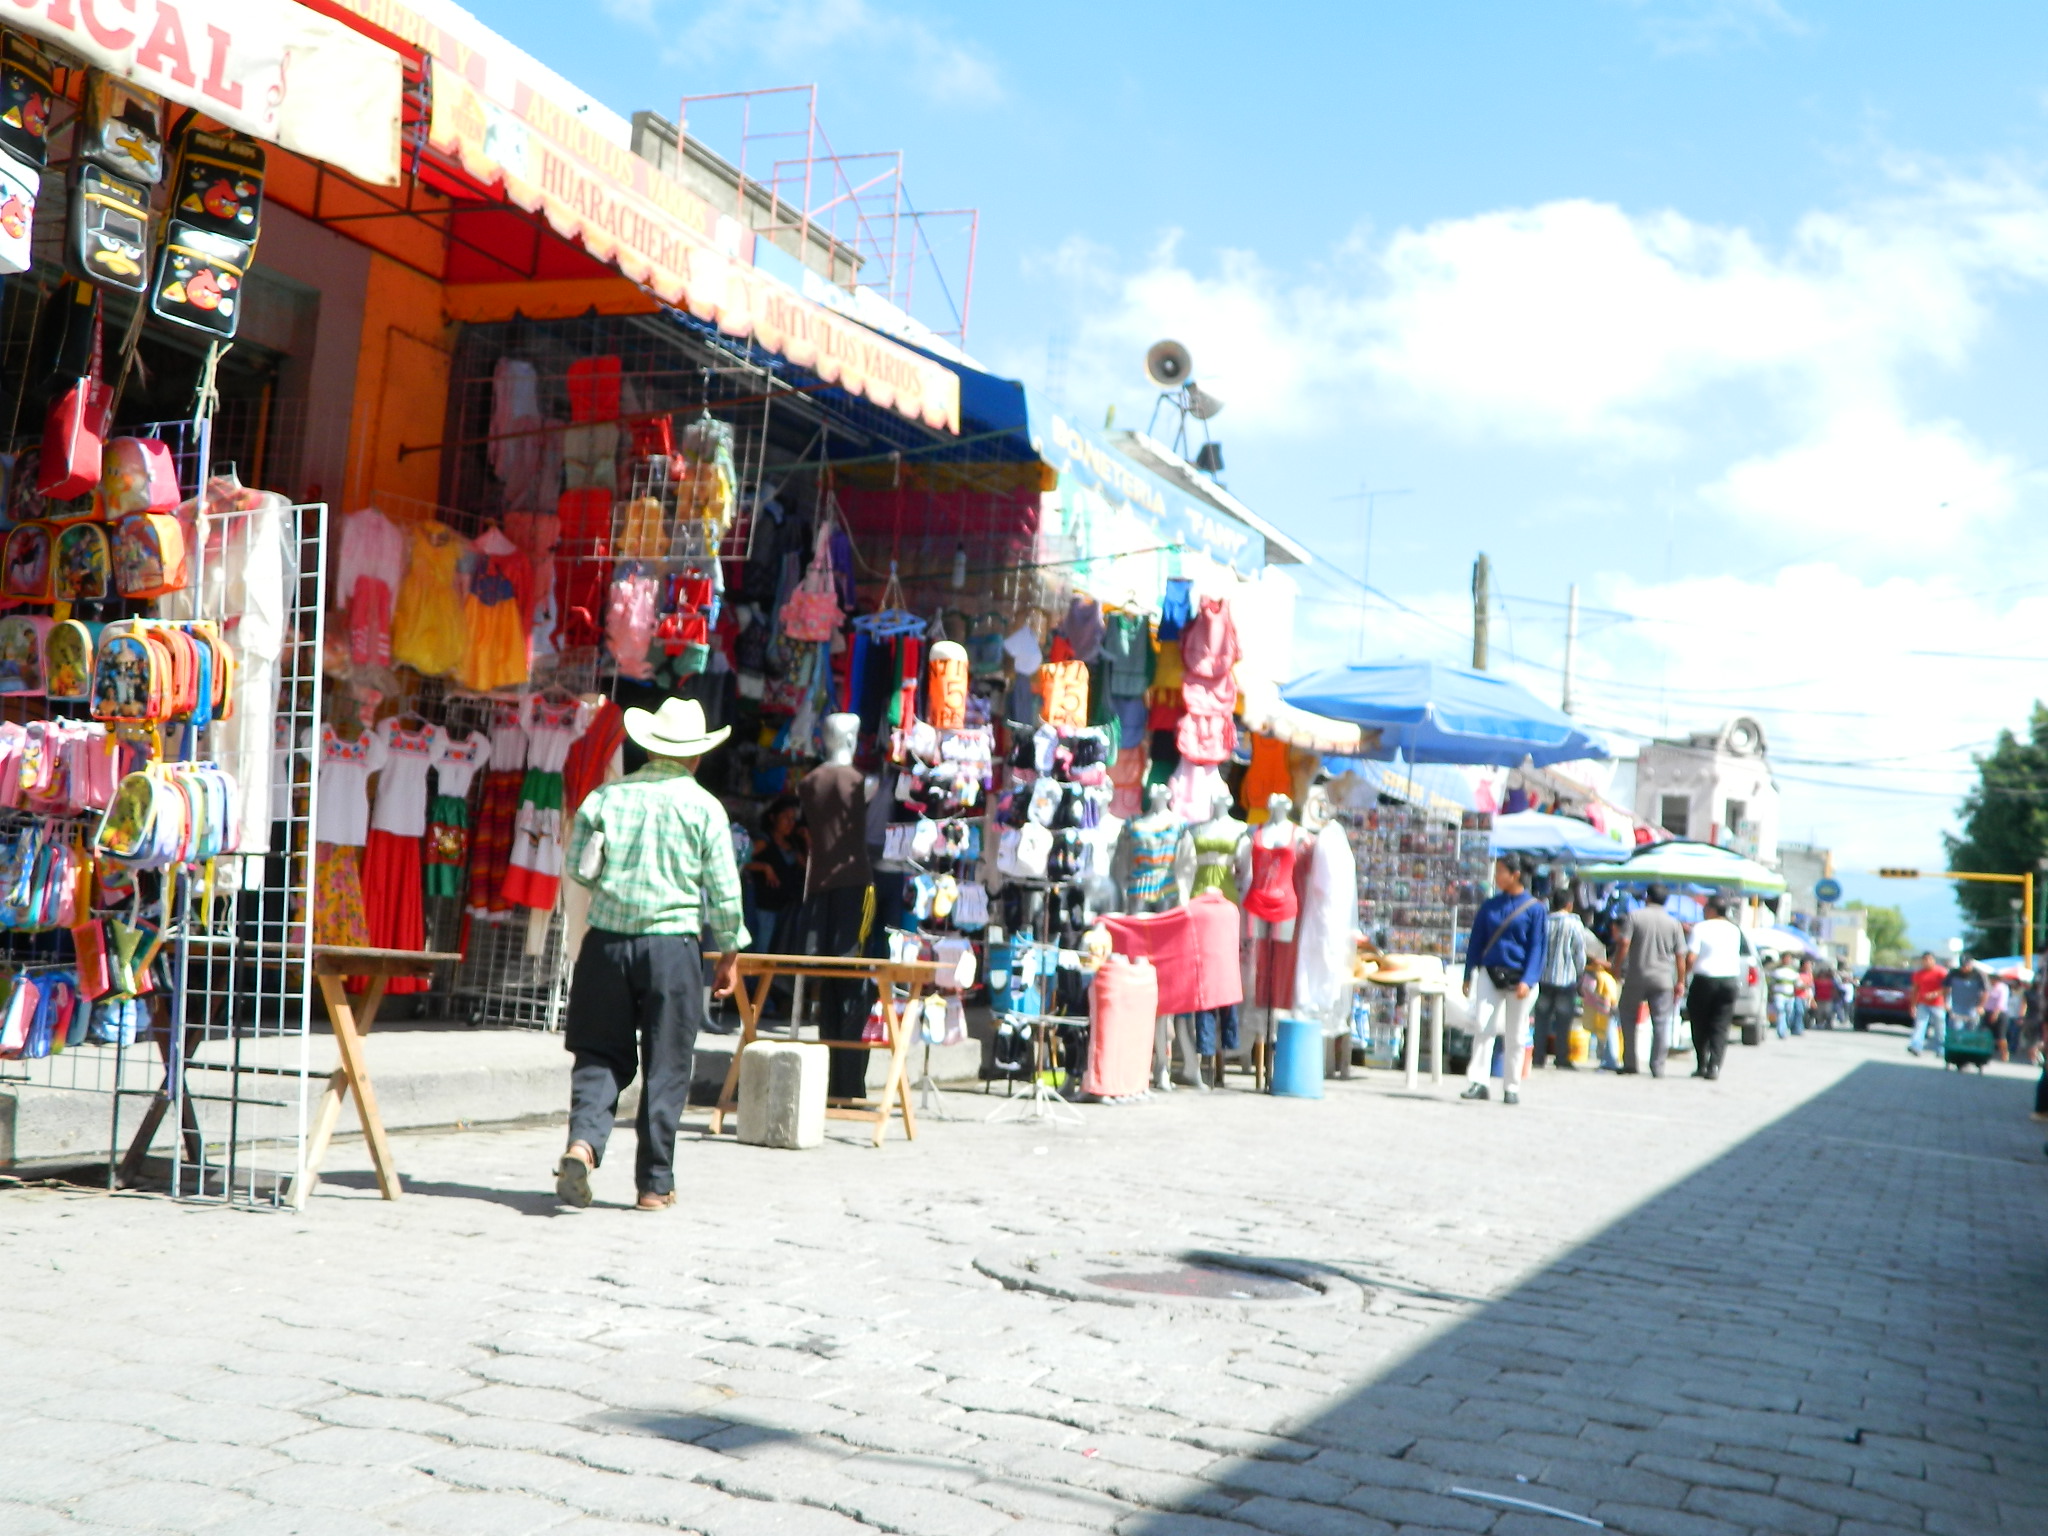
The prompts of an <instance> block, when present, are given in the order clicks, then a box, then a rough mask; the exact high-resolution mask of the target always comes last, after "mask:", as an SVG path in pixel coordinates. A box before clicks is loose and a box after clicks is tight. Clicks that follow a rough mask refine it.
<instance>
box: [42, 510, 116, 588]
mask: <svg viewBox="0 0 2048 1536" xmlns="http://www.w3.org/2000/svg"><path fill="white" fill-rule="evenodd" d="M108 567H109V557H108V551H107V530H106V529H105V528H104V527H102V526H101V525H100V524H98V523H73V524H71V525H70V526H69V527H68V528H65V529H63V530H61V531H60V532H59V533H58V535H57V550H56V560H55V567H54V570H53V572H52V575H51V581H50V590H51V593H52V595H53V596H54V597H55V598H56V600H57V601H58V602H60V603H103V602H105V601H106V600H107V598H108V597H109V596H110V595H111V594H112V590H113V587H112V583H111V582H110V580H109V579H108V575H107V572H108Z"/></svg>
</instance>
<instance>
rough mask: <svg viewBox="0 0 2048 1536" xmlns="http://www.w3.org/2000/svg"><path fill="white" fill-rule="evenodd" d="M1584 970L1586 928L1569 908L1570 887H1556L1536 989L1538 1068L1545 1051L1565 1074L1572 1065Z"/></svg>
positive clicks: (1545, 932)
mask: <svg viewBox="0 0 2048 1536" xmlns="http://www.w3.org/2000/svg"><path fill="white" fill-rule="evenodd" d="M1585 969H1586V925H1585V924H1584V923H1582V922H1580V921H1579V914H1578V913H1577V912H1576V911H1574V910H1573V909H1572V892H1571V887H1570V886H1569V885H1566V884H1559V886H1558V887H1557V889H1556V890H1554V891H1552V892H1551V893H1550V916H1549V917H1548V918H1546V919H1545V920H1544V932H1543V975H1542V978H1541V980H1540V981H1539V982H1538V983H1537V987H1536V1014H1535V1019H1534V1025H1535V1033H1536V1055H1535V1063H1536V1065H1537V1066H1539V1067H1540V1066H1542V1065H1543V1058H1544V1056H1545V1054H1546V1051H1548V1052H1551V1053H1554V1054H1555V1055H1556V1057H1557V1064H1558V1065H1559V1066H1560V1067H1562V1068H1564V1070H1565V1071H1567V1072H1573V1071H1576V1070H1578V1069H1577V1068H1576V1067H1574V1066H1573V1065H1572V1023H1573V1021H1574V1020H1575V1019H1577V1017H1578V1013H1579V977H1580V975H1581V974H1582V973H1583V972H1584V971H1585Z"/></svg>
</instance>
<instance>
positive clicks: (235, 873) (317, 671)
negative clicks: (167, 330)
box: [0, 423, 326, 1207]
mask: <svg viewBox="0 0 2048 1536" xmlns="http://www.w3.org/2000/svg"><path fill="white" fill-rule="evenodd" d="M139 430H140V431H141V432H143V433H144V434H146V435H154V436H158V437H161V438H163V439H164V440H165V441H167V442H169V443H171V444H172V447H173V456H174V458H175V460H176V461H177V463H178V466H179V478H180V481H181V484H184V485H187V486H191V485H194V484H196V483H197V480H198V471H199V468H200V465H201V464H203V463H204V462H205V453H204V441H203V431H204V429H203V428H197V427H194V426H193V425H192V424H190V423H174V424H168V425H163V426H158V427H148V428H141V429H139ZM325 530H326V508H325V507H324V506H319V505H308V506H293V507H290V508H288V509H285V510H283V511H281V512H280V511H269V510H266V511H259V512H249V511H234V512H225V513H215V514H214V515H213V516H212V517H211V519H210V536H209V537H208V539H207V540H206V541H205V547H204V548H203V549H195V550H194V551H193V553H192V563H193V581H192V587H191V588H190V589H189V590H188V592H187V593H186V594H179V595H175V596H174V597H172V598H170V599H167V600H165V601H164V603H163V605H162V609H163V616H164V617H170V618H192V617H201V618H207V619H212V620H216V621H218V622H221V623H222V624H223V625H224V627H225V628H226V629H227V631H228V632H229V633H230V634H231V635H232V633H233V631H234V629H235V627H236V626H237V625H238V624H239V623H240V622H242V621H243V618H244V613H245V610H247V609H248V608H249V607H250V606H251V605H250V603H249V599H248V593H247V592H246V591H245V590H243V587H242V585H241V583H242V582H243V581H244V580H245V579H246V578H253V577H254V576H255V575H256V573H258V572H268V573H270V575H271V577H272V578H275V577H276V576H278V575H280V574H281V576H282V581H283V585H284V590H283V592H282V593H280V594H277V598H276V601H275V602H273V603H271V604H268V605H266V606H267V607H268V608H269V611H270V612H271V613H272V614H274V615H275V617H276V618H277V620H278V622H279V631H280V632H279V637H278V639H277V643H276V646H275V651H276V655H275V659H274V662H273V664H272V668H271V675H272V676H273V677H274V680H275V686H276V708H275V713H274V715H273V716H271V717H269V720H268V726H267V729H266V728H265V725H264V717H263V716H262V715H261V714H260V712H252V713H251V714H250V715H248V716H247V718H248V720H249V722H250V723H249V725H248V728H247V732H246V734H242V730H243V728H242V726H241V725H240V724H238V719H240V718H242V717H231V718H230V719H228V720H226V721H221V722H216V723H215V724H214V725H212V726H210V727H208V728H207V729H206V730H205V731H203V732H200V733H197V734H198V735H199V736H200V737H201V739H200V740H198V741H196V742H192V741H185V742H182V743H180V744H179V745H178V747H177V748H176V750H174V751H171V752H169V753H167V755H171V756H182V757H187V758H193V759H222V760H225V761H228V762H236V761H245V762H246V761H253V760H254V759H255V758H256V757H259V756H260V757H264V758H267V763H266V764H265V765H264V766H265V767H267V769H268V773H267V778H268V780H269V782H268V784H267V785H265V784H262V783H260V782H258V783H256V784H254V785H253V788H254V789H255V790H256V792H258V793H260V794H261V795H263V797H264V798H265V799H266V800H267V801H268V806H267V809H268V810H269V813H270V814H269V818H268V820H269V836H268V849H267V851H264V852H258V853H248V854H235V855H230V856H226V857H223V858H221V859H218V860H216V861H214V862H213V866H212V867H211V868H207V867H200V866H185V867H181V868H179V869H178V870H176V871H175V872H166V875H165V876H162V877H153V876H147V875H145V876H144V877H142V879H141V880H140V881H139V882H138V883H139V886H140V894H139V900H140V901H141V903H142V904H143V906H144V907H145V908H147V907H148V906H149V905H150V904H151V903H152V902H154V903H155V904H157V906H158V907H159V909H160V914H161V917H162V920H163V921H162V926H163V929H164V932H165V934H166V944H165V948H164V951H163V954H164V956H165V959H164V961H163V963H161V964H160V966H159V968H158V976H159V985H158V987H157V989H156V991H155V992H154V993H153V994H151V995H150V1000H149V1008H148V1014H147V1020H148V1021H147V1024H146V1026H145V1027H144V1028H143V1029H142V1030H140V1031H139V1032H138V1034H137V1036H136V1038H135V1040H134V1042H133V1043H131V1044H93V1043H83V1044H79V1045H73V1046H70V1047H68V1048H65V1049H61V1050H54V1051H53V1052H52V1053H51V1054H50V1055H48V1056H44V1057H40V1058H34V1059H17V1060H8V1061H0V1083H4V1084H7V1085H9V1086H11V1087H13V1088H14V1089H15V1091H16V1093H17V1095H18V1096H19V1098H18V1107H19V1104H20V1103H22V1102H30V1103H32V1102H34V1101H35V1100H36V1099H38V1098H42V1099H43V1100H44V1101H45V1102H44V1104H43V1105H42V1106H41V1107H42V1108H44V1109H45V1111H46V1112H48V1113H50V1114H52V1115H55V1116H58V1117H61V1118H62V1120H63V1122H64V1123H65V1124H66V1125H67V1126H69V1127H71V1128H73V1132H74V1134H73V1137H72V1140H73V1144H74V1145H75V1147H76V1149H77V1156H76V1157H75V1159H74V1158H66V1159H65V1161H70V1162H72V1163H73V1165H74V1166H75V1165H76V1164H77V1163H85V1162H95V1163H96V1162H98V1161H99V1160H100V1159H101V1158H102V1157H103V1158H104V1162H105V1169H106V1180H107V1184H108V1187H109V1188H120V1187H124V1186H129V1185H135V1184H141V1185H144V1186H146V1187H152V1188H160V1189H163V1190H165V1191H167V1192H168V1193H169V1194H170V1195H172V1196H173V1197H175V1198H179V1199H185V1200H196V1201H206V1202H214V1203H222V1204H232V1205H241V1206H263V1207H275V1206H281V1205H283V1204H284V1203H285V1193H286V1189H287V1186H288V1184H289V1182H290V1180H291V1179H292V1178H293V1176H294V1175H296V1174H297V1173H298V1172H299V1170H300V1165H301V1162H302V1159H303V1156H304V1144H305V1132H306V1109H307V1085H308V1067H309V1063H308V1052H309V1040H308V1032H309V1027H310V1024H311V973H310V959H311V921H310V919H311V914H310V911H309V910H308V899H309V893H310V891H311V889H312V853H313V843H312V831H313V826H314V813H315V806H314V793H315V782H316V775H315V772H314V753H315V750H316V744H317V740H318V731H319V724H320V719H321V687H322V682H321V667H320V658H321V644H322V638H323V618H322V614H323V606H324V605H323V594H322V579H321V571H322V566H323V561H322V553H323V546H324V542H325ZM266 541H268V544H267V547H261V546H265V545H266ZM208 562H211V567H210V569H209V564H208ZM266 648H267V647H260V648H259V647H255V646H254V643H253V642H252V650H251V651H250V653H249V654H250V656H251V659H252V662H254V661H256V660H258V659H260V658H259V652H260V649H266ZM257 670H260V669H252V672H251V673H250V675H249V681H250V685H251V686H252V687H257V688H260V689H261V690H262V691H264V692H267V691H268V682H267V681H265V680H261V679H260V678H259V677H258V676H257V675H256V671H257ZM66 708H67V707H66V706H62V705H59V706H56V707H54V708H52V707H50V706H48V705H47V704H46V701H44V700H42V699H40V698H36V699H19V698H16V699H9V700H8V701H7V702H6V704H5V706H4V713H5V716H6V718H9V719H18V720H28V719H36V718H48V717H50V716H51V715H53V714H58V713H63V712H65V711H66ZM75 709H76V710H77V711H78V712H82V711H83V706H82V705H81V706H75ZM231 733H236V734H231ZM166 734H167V740H168V739H169V738H174V737H176V736H178V735H184V736H190V735H192V734H194V733H191V732H189V731H185V732H168V731H167V733H166ZM263 737H267V739H259V738H263ZM264 776H265V775H263V774H262V772H261V770H258V772H257V773H256V774H254V775H252V777H254V778H258V779H260V778H261V777H264ZM244 787H245V789H246V788H249V787H252V786H248V785H245V786H244ZM7 816H8V818H9V819H10V820H14V821H18V820H20V819H24V817H23V813H20V812H9V813H7ZM77 820H78V821H79V823H80V824H81V827H82V831H83V832H84V833H85V834H86V835H90V832H91V829H92V824H93V822H94V821H95V820H96V816H94V815H90V814H89V815H87V816H85V817H80V818H77ZM9 829H10V830H11V828H9ZM70 959H71V951H70V942H69V939H68V937H67V936H66V935H63V934H60V933H56V932H44V933H18V932H8V933H5V934H0V971H5V972H7V973H10V974H11V973H12V972H13V971H14V970H16V969H18V968H20V967H21V966H24V965H28V964H46V965H49V964H55V965H61V964H65V963H68V962H69V961H70ZM166 983H167V984H166ZM101 1117H104V1118H101ZM96 1122H97V1123H99V1124H102V1125H104V1126H105V1128H106V1138H105V1141H104V1142H101V1141H100V1140H99V1137H98V1135H97V1134H95V1133H94V1132H93V1131H92V1129H91V1127H92V1126H93V1125H94V1124H95V1123H96Z"/></svg>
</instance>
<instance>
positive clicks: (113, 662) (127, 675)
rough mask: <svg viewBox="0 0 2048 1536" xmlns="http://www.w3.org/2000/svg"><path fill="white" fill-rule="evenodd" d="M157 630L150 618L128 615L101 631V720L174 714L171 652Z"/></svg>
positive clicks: (97, 698)
mask: <svg viewBox="0 0 2048 1536" xmlns="http://www.w3.org/2000/svg"><path fill="white" fill-rule="evenodd" d="M151 628H152V626H151V625H150V624H149V623H148V622H147V621H145V620H141V619H128V620H124V621H123V622H121V623H118V624H109V625H107V627H106V628H105V629H103V630H101V631H100V643H99V646H98V648H97V650H96V651H95V652H94V655H93V669H92V715H93V718H94V719H95V720H121V721H133V722H153V721H158V720H167V719H169V718H170V713H171V710H170V699H171V659H170V653H169V651H168V650H166V649H165V647H164V646H163V644H162V642H161V641H159V640H158V639H157V638H156V636H155V635H154V634H152V633H151Z"/></svg>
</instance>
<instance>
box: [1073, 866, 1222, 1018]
mask: <svg viewBox="0 0 2048 1536" xmlns="http://www.w3.org/2000/svg"><path fill="white" fill-rule="evenodd" d="M1102 922H1103V926H1104V927H1106V928H1108V929H1109V937H1110V947H1111V948H1112V949H1113V950H1114V951H1115V952H1116V953H1117V954H1119V955H1129V956H1131V957H1132V958H1133V959H1145V960H1150V961H1151V962H1152V964H1153V966H1154V967H1155V968H1156V969H1157V970H1158V972H1159V1011H1160V1012H1161V1013H1200V1012H1202V1011H1203V1010H1204V1009H1209V1008H1228V1007H1230V1006H1231V1005H1232V1004H1234V1003H1241V1002H1243V1001H1244V974H1243V972H1242V971H1241V970H1240V969H1239V967H1238V959H1237V941H1238V928H1239V917H1238V910H1237V905H1236V903H1235V902H1232V901H1231V900H1230V899H1229V898H1228V897H1226V896H1224V895H1222V894H1221V893H1220V892H1217V891H1204V892H1203V893H1202V894H1201V895H1199V896H1197V897H1196V898H1195V899H1194V900H1193V901H1191V902H1189V903H1188V904H1187V905H1186V906H1184V907H1174V908H1173V909H1171V910H1170V911H1166V912H1152V913H1140V914H1127V915H1112V916H1109V917H1105V918H1104V919H1103V920H1102Z"/></svg>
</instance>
